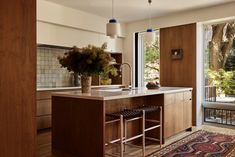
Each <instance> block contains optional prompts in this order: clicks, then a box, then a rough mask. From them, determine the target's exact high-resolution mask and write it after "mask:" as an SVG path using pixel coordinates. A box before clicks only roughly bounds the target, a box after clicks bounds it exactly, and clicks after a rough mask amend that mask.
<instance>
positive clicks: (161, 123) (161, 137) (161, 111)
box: [159, 107, 162, 148]
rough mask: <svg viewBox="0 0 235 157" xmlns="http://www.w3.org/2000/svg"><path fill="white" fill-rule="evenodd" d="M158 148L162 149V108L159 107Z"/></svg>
mask: <svg viewBox="0 0 235 157" xmlns="http://www.w3.org/2000/svg"><path fill="white" fill-rule="evenodd" d="M159 129H160V148H162V107H160V128H159Z"/></svg>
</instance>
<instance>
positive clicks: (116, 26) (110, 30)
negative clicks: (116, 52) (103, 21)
mask: <svg viewBox="0 0 235 157" xmlns="http://www.w3.org/2000/svg"><path fill="white" fill-rule="evenodd" d="M120 30H121V27H120V23H118V22H117V20H116V19H115V18H114V2H113V0H112V19H110V20H109V23H107V25H106V34H107V36H110V37H111V38H117V37H118V36H120V32H121V31H120Z"/></svg>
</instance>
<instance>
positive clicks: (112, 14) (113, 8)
mask: <svg viewBox="0 0 235 157" xmlns="http://www.w3.org/2000/svg"><path fill="white" fill-rule="evenodd" d="M113 18H114V0H112V19H113Z"/></svg>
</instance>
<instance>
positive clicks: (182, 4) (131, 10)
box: [47, 0, 235, 22]
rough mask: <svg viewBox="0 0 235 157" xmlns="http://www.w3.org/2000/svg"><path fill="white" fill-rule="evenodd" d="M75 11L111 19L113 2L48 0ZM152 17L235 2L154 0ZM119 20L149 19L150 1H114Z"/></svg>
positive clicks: (99, 0) (116, 16)
mask: <svg viewBox="0 0 235 157" xmlns="http://www.w3.org/2000/svg"><path fill="white" fill-rule="evenodd" d="M47 1H51V2H54V3H57V4H61V5H64V6H67V7H71V8H74V9H78V10H82V11H85V12H89V13H92V14H96V15H99V16H102V17H105V18H110V17H111V4H112V0H47ZM152 1H153V2H152V16H153V17H159V16H163V15H167V14H171V13H175V12H180V11H186V10H191V9H198V8H204V7H210V6H215V5H221V4H224V3H229V2H235V0H152ZM114 4H115V6H114V7H115V13H114V16H115V18H116V19H117V20H119V21H122V22H130V21H136V20H141V19H146V18H148V16H149V15H148V10H149V8H148V0H114Z"/></svg>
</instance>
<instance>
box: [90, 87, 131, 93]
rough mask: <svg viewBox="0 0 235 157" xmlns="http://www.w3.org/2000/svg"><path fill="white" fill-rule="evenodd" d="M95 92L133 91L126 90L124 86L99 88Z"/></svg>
mask: <svg viewBox="0 0 235 157" xmlns="http://www.w3.org/2000/svg"><path fill="white" fill-rule="evenodd" d="M95 90H97V91H104V92H121V91H131V90H133V89H131V88H126V87H125V86H120V87H101V88H97V89H95Z"/></svg>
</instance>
